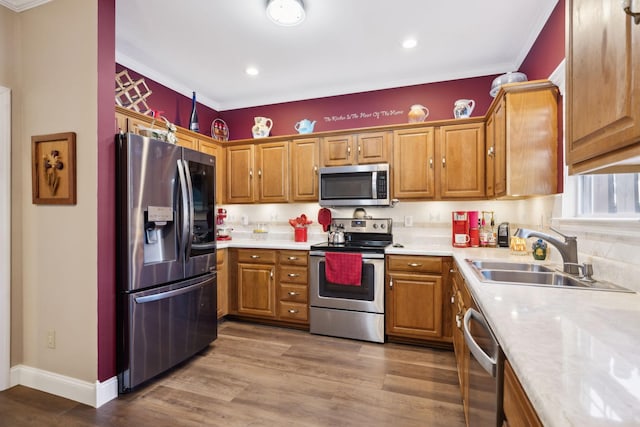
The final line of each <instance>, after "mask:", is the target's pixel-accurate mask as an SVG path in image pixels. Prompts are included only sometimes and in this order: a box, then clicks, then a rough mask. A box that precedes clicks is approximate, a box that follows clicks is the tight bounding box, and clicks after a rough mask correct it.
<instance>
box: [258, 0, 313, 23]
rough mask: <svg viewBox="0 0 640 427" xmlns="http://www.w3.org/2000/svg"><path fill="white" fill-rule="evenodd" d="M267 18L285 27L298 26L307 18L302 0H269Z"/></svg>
mask: <svg viewBox="0 0 640 427" xmlns="http://www.w3.org/2000/svg"><path fill="white" fill-rule="evenodd" d="M267 16H268V17H269V19H271V20H272V21H273V22H275V23H276V24H278V25H282V26H284V27H292V26H294V25H298V24H299V23H301V22H302V21H304V18H305V12H304V4H303V3H302V0H267Z"/></svg>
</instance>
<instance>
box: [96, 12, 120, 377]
mask: <svg viewBox="0 0 640 427" xmlns="http://www.w3.org/2000/svg"><path fill="white" fill-rule="evenodd" d="M115 15H116V4H115V0H99V1H98V17H97V19H98V129H97V135H96V137H97V144H98V189H99V191H98V194H97V196H98V201H97V203H98V224H99V226H98V230H97V232H98V259H97V266H98V277H97V280H98V291H97V294H98V306H97V310H98V362H97V363H98V381H100V382H102V381H106V380H108V379H109V378H111V377H113V376H114V375H116V278H115V274H116V262H115V255H116V250H115V248H116V241H115V228H116V221H115V200H116V191H115V179H114V174H113V173H114V171H115V170H116V150H115V139H114V136H115V131H114V129H115V125H114V117H113V104H114V98H113V96H114V93H113V88H114V75H115V74H114V73H115V56H116V39H115V25H116V16H115Z"/></svg>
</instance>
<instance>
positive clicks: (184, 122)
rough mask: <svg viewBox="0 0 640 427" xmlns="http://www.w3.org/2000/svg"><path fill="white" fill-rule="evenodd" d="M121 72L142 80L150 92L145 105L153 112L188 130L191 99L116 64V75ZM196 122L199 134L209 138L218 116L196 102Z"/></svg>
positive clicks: (210, 109) (214, 111)
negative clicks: (198, 126)
mask: <svg viewBox="0 0 640 427" xmlns="http://www.w3.org/2000/svg"><path fill="white" fill-rule="evenodd" d="M122 70H127V71H128V72H129V77H131V79H133V80H138V79H141V78H144V81H145V83H146V84H147V86H148V87H149V90H151V95H149V98H147V105H148V106H149V108H151V109H153V110H160V111H163V113H162V115H163V116H165V117H166V118H167V120H169V121H170V122H171V123H173V124H176V125H178V126H182V127H183V128H187V129H189V116H191V98H190V97H186V96H184V95H182V94H179V93H178V92H175V91H174V90H172V89H169V88H168V87H166V86H164V85H161V84H160V83H158V82H156V81H154V80H151V79H150V78H148V77H145V76H143V75H141V74H139V73H137V72H135V71H133V70H131V69H130V68H126V67H124V66H123V65H120V64H116V73H119V72H121V71H122ZM114 84H115V83H114ZM197 97H198V94H197V93H196V102H197V107H196V108H197V111H198V122H199V123H200V133H202V134H205V135H208V136H211V122H212V121H213V120H214V119H215V118H217V117H218V116H219V114H218V112H217V111H216V110H214V109H212V108H209V107H207V106H206V105H203V104H201V103H200V102H198V100H197Z"/></svg>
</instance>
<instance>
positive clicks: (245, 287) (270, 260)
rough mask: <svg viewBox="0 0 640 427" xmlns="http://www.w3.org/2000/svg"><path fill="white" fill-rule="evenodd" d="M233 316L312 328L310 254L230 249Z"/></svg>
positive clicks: (230, 303) (230, 305)
mask: <svg viewBox="0 0 640 427" xmlns="http://www.w3.org/2000/svg"><path fill="white" fill-rule="evenodd" d="M229 255H230V256H229V260H230V261H229V264H230V265H232V266H235V267H234V268H232V269H231V270H230V275H229V314H230V315H233V316H235V317H239V318H246V319H249V320H263V321H267V322H269V323H274V322H275V323H281V324H291V325H297V326H302V327H308V324H309V302H308V301H309V287H308V276H309V273H308V268H307V258H308V251H293V250H292V251H289V250H272V249H235V248H234V249H230V253H229Z"/></svg>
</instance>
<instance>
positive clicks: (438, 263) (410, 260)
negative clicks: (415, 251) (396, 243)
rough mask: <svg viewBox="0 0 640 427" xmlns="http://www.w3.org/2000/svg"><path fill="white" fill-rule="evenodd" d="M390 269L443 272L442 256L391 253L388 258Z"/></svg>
mask: <svg viewBox="0 0 640 427" xmlns="http://www.w3.org/2000/svg"><path fill="white" fill-rule="evenodd" d="M387 267H388V270H389V271H411V272H419V273H442V258H440V257H428V256H404V255H391V256H389V257H388V258H387Z"/></svg>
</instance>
